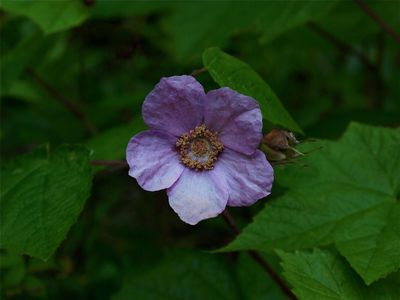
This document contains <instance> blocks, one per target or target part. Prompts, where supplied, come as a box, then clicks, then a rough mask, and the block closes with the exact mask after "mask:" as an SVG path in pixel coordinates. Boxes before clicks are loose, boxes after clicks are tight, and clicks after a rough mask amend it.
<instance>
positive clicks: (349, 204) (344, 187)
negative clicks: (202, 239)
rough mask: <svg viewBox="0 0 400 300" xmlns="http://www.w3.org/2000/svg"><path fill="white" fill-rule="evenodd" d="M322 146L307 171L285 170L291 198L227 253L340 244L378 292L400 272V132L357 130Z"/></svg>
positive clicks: (282, 175) (270, 208)
mask: <svg viewBox="0 0 400 300" xmlns="http://www.w3.org/2000/svg"><path fill="white" fill-rule="evenodd" d="M321 146H322V147H323V149H322V150H318V151H316V152H314V153H312V154H308V155H307V156H306V157H305V158H304V160H302V161H301V162H302V163H303V164H305V166H304V167H301V166H291V167H286V168H283V169H280V170H277V172H276V173H277V174H276V178H277V182H279V183H280V184H282V185H283V186H284V187H286V188H288V189H289V191H288V192H286V194H284V195H283V196H282V197H280V198H278V199H276V201H274V202H272V203H271V204H270V205H267V206H266V207H265V208H264V210H263V211H262V212H261V213H260V214H259V215H257V216H256V218H255V220H254V222H253V223H252V224H250V225H249V226H248V227H247V228H246V229H245V230H244V231H243V232H242V234H241V235H239V237H238V238H237V239H236V240H235V241H233V242H232V243H231V244H230V245H228V246H227V247H226V248H225V250H243V249H260V250H270V249H274V248H282V249H304V248H310V247H314V246H317V245H325V244H329V243H334V244H335V246H336V247H337V249H338V250H339V252H340V253H341V254H342V255H344V256H345V257H346V259H347V260H348V261H349V262H350V264H351V265H352V267H353V268H354V269H355V270H356V271H357V272H358V273H359V274H360V275H361V277H362V278H363V279H364V281H365V282H366V283H367V284H370V283H371V282H373V281H375V280H377V279H379V278H381V277H384V276H386V275H387V274H388V273H390V272H393V271H396V270H397V269H398V268H399V267H400V236H399V234H398V233H399V232H400V203H399V199H398V197H399V191H400V152H399V149H400V129H385V128H379V127H371V126H366V125H359V124H356V123H352V124H351V125H350V126H349V128H348V130H347V131H346V133H345V134H344V135H343V137H342V138H341V139H340V141H338V142H322V143H321ZM310 148H311V149H312V148H314V149H315V148H318V145H316V144H312V145H308V150H310ZM303 149H305V148H303Z"/></svg>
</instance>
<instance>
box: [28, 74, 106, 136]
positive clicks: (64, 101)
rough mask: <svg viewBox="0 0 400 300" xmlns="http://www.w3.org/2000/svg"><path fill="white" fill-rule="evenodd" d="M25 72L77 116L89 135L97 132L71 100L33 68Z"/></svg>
mask: <svg viewBox="0 0 400 300" xmlns="http://www.w3.org/2000/svg"><path fill="white" fill-rule="evenodd" d="M27 72H28V74H29V75H30V76H31V77H32V78H33V79H34V80H35V81H36V82H37V83H38V84H39V85H40V86H42V87H43V89H44V90H46V92H47V93H48V94H49V95H51V96H52V97H53V98H54V99H55V100H57V101H58V102H60V103H61V104H62V105H64V106H65V108H67V109H68V110H69V111H70V112H71V113H72V114H73V115H74V116H75V117H77V118H78V119H79V120H80V121H81V122H82V124H83V126H84V127H85V128H86V130H87V131H88V132H89V133H90V134H91V135H94V134H96V133H97V131H98V130H97V128H96V127H95V126H94V125H93V123H92V122H91V121H90V120H89V119H88V118H87V117H86V115H85V114H84V113H83V112H82V111H81V109H80V108H79V107H78V106H77V105H76V104H75V103H74V102H73V101H71V100H70V99H68V98H67V97H65V96H64V95H63V94H61V93H60V92H59V91H57V90H56V89H55V88H54V87H52V86H51V85H50V84H49V83H48V82H47V81H45V80H44V79H43V78H42V77H40V76H39V75H38V74H37V73H36V72H35V71H34V70H32V69H28V70H27Z"/></svg>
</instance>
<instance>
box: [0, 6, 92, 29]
mask: <svg viewBox="0 0 400 300" xmlns="http://www.w3.org/2000/svg"><path fill="white" fill-rule="evenodd" d="M0 8H2V9H4V10H5V11H7V12H11V13H14V14H17V15H22V16H25V17H28V18H30V19H32V20H33V21H34V22H36V23H37V24H39V26H40V27H41V28H42V30H43V31H44V32H45V33H46V34H49V33H54V32H57V31H62V30H67V29H69V28H71V27H74V26H78V25H79V24H81V23H82V22H83V21H84V20H85V19H86V18H87V17H88V12H87V10H86V8H85V6H84V5H83V4H82V2H81V1H78V0H61V1H32V0H18V1H13V0H3V1H2V2H1V5H0Z"/></svg>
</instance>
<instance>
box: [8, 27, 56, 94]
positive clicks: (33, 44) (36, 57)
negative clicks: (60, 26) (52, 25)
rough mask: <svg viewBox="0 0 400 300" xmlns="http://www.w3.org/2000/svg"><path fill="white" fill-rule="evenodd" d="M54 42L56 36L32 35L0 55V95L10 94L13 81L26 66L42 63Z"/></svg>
mask: <svg viewBox="0 0 400 300" xmlns="http://www.w3.org/2000/svg"><path fill="white" fill-rule="evenodd" d="M56 40H57V37H56V36H51V37H47V38H43V37H42V35H41V34H38V33H33V34H31V35H29V36H28V37H26V38H24V39H22V40H21V41H20V42H19V43H18V44H17V45H16V46H15V48H14V49H12V50H10V51H8V52H7V53H5V54H4V55H2V58H1V74H2V80H1V95H4V94H7V93H9V92H10V91H9V90H10V89H12V86H13V84H14V81H15V80H16V79H18V78H19V77H20V76H21V74H22V73H23V72H24V71H25V70H26V68H27V66H29V65H30V64H32V63H35V64H37V63H39V62H40V61H42V60H43V59H44V58H45V57H46V54H47V52H48V51H49V50H50V49H51V48H52V46H53V44H54V43H55V42H56ZM27 49H29V51H27Z"/></svg>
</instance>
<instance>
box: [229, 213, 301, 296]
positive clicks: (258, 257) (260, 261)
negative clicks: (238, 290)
mask: <svg viewBox="0 0 400 300" xmlns="http://www.w3.org/2000/svg"><path fill="white" fill-rule="evenodd" d="M222 216H223V217H224V220H225V222H226V223H227V224H228V225H229V227H230V228H231V230H232V232H233V233H234V234H235V235H238V234H239V233H240V230H239V228H238V227H237V226H236V223H235V220H234V219H233V217H232V215H231V214H230V213H229V212H228V211H227V210H224V211H223V212H222ZM248 253H249V255H250V257H251V258H252V259H253V260H254V261H255V262H256V263H258V264H259V265H260V266H261V267H262V268H263V269H264V270H265V271H266V272H267V273H268V275H269V276H270V277H271V278H272V279H273V280H274V281H275V283H276V284H277V285H278V286H279V288H280V289H281V291H282V292H283V293H284V294H285V295H286V296H287V297H288V298H289V299H292V300H298V298H297V297H296V295H295V294H293V292H292V291H291V290H290V288H289V287H288V286H287V285H286V283H285V282H284V281H283V279H282V278H281V277H280V276H279V275H278V274H277V273H276V272H275V271H274V269H273V268H272V267H271V266H270V265H269V264H268V262H267V261H266V260H265V259H264V258H263V257H262V256H261V255H260V254H259V253H258V252H257V251H254V250H249V251H248Z"/></svg>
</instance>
